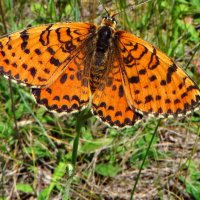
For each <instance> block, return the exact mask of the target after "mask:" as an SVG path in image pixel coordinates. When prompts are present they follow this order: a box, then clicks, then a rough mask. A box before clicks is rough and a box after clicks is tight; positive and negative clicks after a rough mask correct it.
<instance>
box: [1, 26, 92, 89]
mask: <svg viewBox="0 0 200 200" xmlns="http://www.w3.org/2000/svg"><path fill="white" fill-rule="evenodd" d="M93 29H95V26H94V25H91V24H88V23H57V24H50V25H43V26H38V27H33V28H28V29H26V30H23V31H20V32H16V33H13V34H11V35H8V36H5V37H3V38H1V40H0V73H3V74H4V75H6V76H8V77H10V78H13V79H15V80H17V81H19V82H22V83H25V84H27V85H30V86H35V87H42V86H49V85H51V84H52V83H53V82H54V81H55V80H56V79H57V78H58V77H59V76H60V75H61V73H62V72H63V70H64V69H65V68H66V67H67V65H68V63H69V62H70V61H71V60H72V59H73V56H74V55H75V54H76V51H77V50H78V49H81V48H82V45H84V41H85V40H86V39H87V37H88V36H89V34H90V33H91V31H92V30H93Z"/></svg>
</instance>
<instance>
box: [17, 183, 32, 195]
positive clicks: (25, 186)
mask: <svg viewBox="0 0 200 200" xmlns="http://www.w3.org/2000/svg"><path fill="white" fill-rule="evenodd" d="M16 187H17V190H18V191H21V192H24V193H33V192H34V191H33V188H32V186H31V185H29V184H21V183H19V184H17V186H16Z"/></svg>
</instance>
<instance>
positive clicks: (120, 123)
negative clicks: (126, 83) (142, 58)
mask: <svg viewBox="0 0 200 200" xmlns="http://www.w3.org/2000/svg"><path fill="white" fill-rule="evenodd" d="M112 55H113V57H116V54H112ZM110 61H111V62H110V64H108V68H109V69H112V70H111V71H110V72H109V73H108V74H106V75H105V77H104V79H102V80H101V83H100V85H99V88H98V89H97V90H96V91H95V93H94V95H93V100H92V110H93V113H94V114H95V115H97V116H99V117H100V119H101V120H102V121H104V122H106V123H108V124H109V125H111V126H116V127H124V126H131V125H133V124H134V123H135V122H136V121H137V120H139V119H141V115H140V114H139V113H137V112H135V110H134V108H133V109H131V108H130V106H129V105H128V102H127V98H126V96H125V93H124V88H123V83H122V76H121V71H120V65H121V63H120V62H119V60H118V59H115V60H114V61H113V60H112V59H110ZM111 64H112V66H109V65H111Z"/></svg>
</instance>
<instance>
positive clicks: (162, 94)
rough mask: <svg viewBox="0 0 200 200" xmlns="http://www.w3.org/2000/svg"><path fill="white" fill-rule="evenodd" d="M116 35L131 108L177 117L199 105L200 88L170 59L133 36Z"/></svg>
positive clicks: (122, 33)
mask: <svg viewBox="0 0 200 200" xmlns="http://www.w3.org/2000/svg"><path fill="white" fill-rule="evenodd" d="M117 35H118V39H119V40H118V41H119V42H118V45H119V49H120V54H121V60H122V62H123V69H122V71H124V73H123V74H124V76H123V78H124V83H125V84H124V89H125V91H126V93H127V99H128V101H129V102H130V104H131V105H132V106H133V107H134V108H136V109H137V110H139V111H141V112H143V113H152V114H166V115H171V114H176V115H178V114H181V113H186V112H187V111H188V110H191V109H192V108H195V107H197V106H198V105H199V99H200V91H199V88H198V87H197V85H196V84H195V83H194V82H193V81H192V80H191V79H190V78H189V77H188V75H187V74H186V73H185V72H184V71H183V70H182V69H181V68H180V67H178V66H177V65H176V64H175V63H174V62H173V61H172V60H171V59H170V58H168V57H167V56H166V55H164V54H163V53H162V52H161V51H160V50H158V49H156V48H155V47H153V46H152V45H151V44H149V43H147V42H145V41H143V40H142V39H140V38H138V37H136V36H134V35H132V34H129V33H126V32H124V31H118V32H117Z"/></svg>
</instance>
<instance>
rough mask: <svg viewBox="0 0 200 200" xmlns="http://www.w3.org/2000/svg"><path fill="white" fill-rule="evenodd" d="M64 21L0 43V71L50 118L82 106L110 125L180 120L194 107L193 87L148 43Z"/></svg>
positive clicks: (110, 27)
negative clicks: (144, 118)
mask: <svg viewBox="0 0 200 200" xmlns="http://www.w3.org/2000/svg"><path fill="white" fill-rule="evenodd" d="M116 24H117V22H116V19H115V17H114V15H107V16H106V17H104V18H103V19H102V22H101V24H100V25H99V26H96V25H94V24H91V23H85V22H72V23H70V22H66V23H55V24H48V25H42V26H38V27H29V28H26V29H25V30H22V31H19V32H16V33H12V34H10V35H7V36H3V37H2V38H1V39H0V73H1V74H3V75H4V76H6V77H8V78H11V79H14V80H15V81H16V82H18V83H22V84H25V85H27V86H30V87H31V88H32V93H33V95H34V96H35V99H36V101H37V102H38V104H42V105H44V106H46V107H47V108H48V109H49V110H55V111H58V112H67V113H70V112H73V111H79V110H80V109H82V108H83V107H85V106H87V105H88V104H90V106H91V110H92V112H93V113H94V115H96V116H98V117H99V118H100V119H101V120H102V121H103V122H105V123H107V124H109V125H111V126H116V127H124V126H132V125H134V123H135V122H136V121H137V120H139V119H141V117H142V115H148V114H150V115H156V116H157V115H159V116H164V117H167V116H181V115H184V114H187V113H189V112H191V110H194V109H197V108H198V106H199V104H200V102H199V100H200V90H199V88H198V86H197V85H196V84H195V82H194V81H193V80H192V79H191V78H190V77H189V76H188V75H187V74H186V73H185V72H184V71H183V70H182V69H181V68H180V67H179V66H177V65H176V64H175V63H174V61H173V60H172V59H170V58H168V57H167V56H166V55H165V54H164V53H162V52H161V51H160V50H158V49H157V48H155V47H154V46H153V45H151V44H150V43H148V42H146V41H144V40H142V39H140V38H139V37H136V36H135V35H133V34H131V33H128V32H126V31H123V30H117V29H116Z"/></svg>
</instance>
